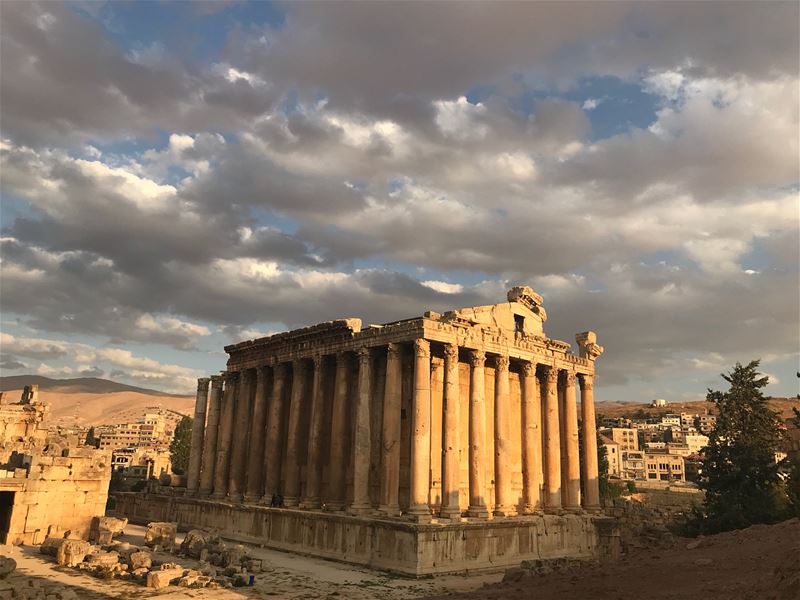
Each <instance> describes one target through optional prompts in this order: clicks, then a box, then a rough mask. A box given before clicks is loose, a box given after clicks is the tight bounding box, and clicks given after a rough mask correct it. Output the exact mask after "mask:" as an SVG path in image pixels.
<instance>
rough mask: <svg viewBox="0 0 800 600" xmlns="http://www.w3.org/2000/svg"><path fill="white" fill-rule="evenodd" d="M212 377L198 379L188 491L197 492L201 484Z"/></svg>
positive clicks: (187, 482)
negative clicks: (209, 389) (207, 408)
mask: <svg viewBox="0 0 800 600" xmlns="http://www.w3.org/2000/svg"><path fill="white" fill-rule="evenodd" d="M209 381H210V379H208V378H207V377H201V378H200V379H198V380H197V399H196V400H195V402H194V420H193V421H192V445H191V449H190V450H189V469H188V471H187V473H186V491H187V492H189V493H190V494H194V493H195V492H197V488H198V487H199V486H200V464H201V463H202V460H203V434H204V433H205V428H206V404H207V403H208V383H209Z"/></svg>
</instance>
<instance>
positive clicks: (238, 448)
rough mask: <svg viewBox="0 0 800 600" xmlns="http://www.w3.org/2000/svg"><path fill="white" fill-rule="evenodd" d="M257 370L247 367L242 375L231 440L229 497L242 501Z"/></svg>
mask: <svg viewBox="0 0 800 600" xmlns="http://www.w3.org/2000/svg"><path fill="white" fill-rule="evenodd" d="M255 378H256V377H255V372H254V370H253V369H246V370H244V371H243V372H242V375H241V377H240V379H241V384H240V385H239V391H238V393H237V394H236V409H235V415H236V416H235V418H234V425H233V439H232V440H231V468H230V476H229V477H228V499H229V500H230V501H231V502H241V501H242V494H243V492H244V487H245V480H246V478H247V446H248V443H249V442H250V439H249V438H250V406H251V404H252V399H253V392H254V391H255Z"/></svg>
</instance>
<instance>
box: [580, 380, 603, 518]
mask: <svg viewBox="0 0 800 600" xmlns="http://www.w3.org/2000/svg"><path fill="white" fill-rule="evenodd" d="M593 380H594V376H593V375H585V374H584V375H581V378H580V384H581V423H582V425H583V468H584V473H583V494H584V495H583V507H584V508H585V509H586V510H588V511H590V512H598V511H599V510H600V481H599V475H598V468H597V423H596V421H595V414H594V381H593Z"/></svg>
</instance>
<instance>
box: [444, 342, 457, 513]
mask: <svg viewBox="0 0 800 600" xmlns="http://www.w3.org/2000/svg"><path fill="white" fill-rule="evenodd" d="M460 422H461V417H460V407H459V384H458V346H457V345H456V344H447V345H446V346H445V347H444V440H443V444H442V446H443V447H444V457H443V458H444V460H443V461H442V467H443V469H442V508H441V510H440V514H441V516H442V517H444V518H446V519H458V518H459V517H460V516H461V509H460V508H459V487H460V485H459V484H460V481H459V479H460V478H459V475H460V471H461V465H460V462H461V461H460V460H459V453H460V448H461V443H460V442H461V440H460V435H459V430H460Z"/></svg>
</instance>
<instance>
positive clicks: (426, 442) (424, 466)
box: [408, 339, 431, 522]
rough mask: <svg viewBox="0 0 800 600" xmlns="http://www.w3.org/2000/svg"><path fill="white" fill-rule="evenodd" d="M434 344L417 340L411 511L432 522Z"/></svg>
mask: <svg viewBox="0 0 800 600" xmlns="http://www.w3.org/2000/svg"><path fill="white" fill-rule="evenodd" d="M430 474H431V345H430V342H428V341H427V340H423V339H417V340H414V397H413V408H412V421H411V493H410V498H409V507H408V514H409V516H410V517H411V518H412V519H414V520H416V521H418V522H419V521H429V520H430V518H431V508H430V505H429V504H428V499H429V497H430Z"/></svg>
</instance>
